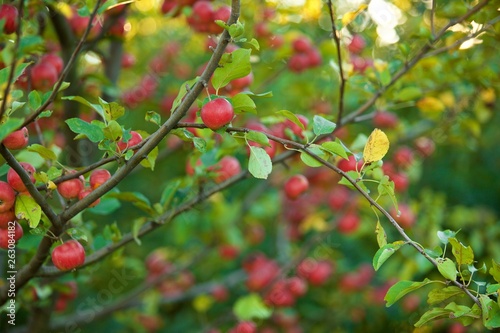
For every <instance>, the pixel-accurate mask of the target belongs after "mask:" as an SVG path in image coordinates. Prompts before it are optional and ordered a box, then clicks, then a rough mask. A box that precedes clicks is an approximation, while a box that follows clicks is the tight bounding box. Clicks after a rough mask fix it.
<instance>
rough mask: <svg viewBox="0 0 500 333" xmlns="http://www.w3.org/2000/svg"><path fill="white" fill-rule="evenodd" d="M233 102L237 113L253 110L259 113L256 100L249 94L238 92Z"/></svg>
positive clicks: (232, 99) (252, 111)
mask: <svg viewBox="0 0 500 333" xmlns="http://www.w3.org/2000/svg"><path fill="white" fill-rule="evenodd" d="M231 104H232V105H233V110H234V112H235V113H237V114H238V113H241V112H251V113H257V109H256V108H257V107H256V106H255V102H254V101H253V100H252V99H251V98H250V96H248V95H247V94H241V93H240V94H237V95H235V96H233V97H232V98H231Z"/></svg>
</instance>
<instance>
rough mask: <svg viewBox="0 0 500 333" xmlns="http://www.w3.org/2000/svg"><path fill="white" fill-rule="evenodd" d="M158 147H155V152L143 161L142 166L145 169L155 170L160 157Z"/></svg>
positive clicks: (152, 151)
mask: <svg viewBox="0 0 500 333" xmlns="http://www.w3.org/2000/svg"><path fill="white" fill-rule="evenodd" d="M158 151H159V149H158V146H156V147H154V148H153V150H151V152H150V153H149V154H148V156H147V157H146V159H145V160H142V161H141V165H142V166H143V167H145V168H149V169H151V170H154V169H155V164H156V158H157V157H158Z"/></svg>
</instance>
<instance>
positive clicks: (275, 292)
mask: <svg viewBox="0 0 500 333" xmlns="http://www.w3.org/2000/svg"><path fill="white" fill-rule="evenodd" d="M264 301H265V302H266V303H267V304H268V305H272V306H276V307H288V306H292V305H294V304H295V295H294V294H292V292H291V291H290V289H288V285H287V283H286V281H284V280H279V281H277V282H276V283H274V284H273V286H272V287H271V290H269V291H268V292H267V294H266V295H265V299H264Z"/></svg>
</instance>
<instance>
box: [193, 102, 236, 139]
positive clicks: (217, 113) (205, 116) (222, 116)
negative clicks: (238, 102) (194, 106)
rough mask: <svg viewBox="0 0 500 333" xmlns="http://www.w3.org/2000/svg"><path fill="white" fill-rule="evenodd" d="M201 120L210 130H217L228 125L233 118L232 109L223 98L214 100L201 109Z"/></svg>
mask: <svg viewBox="0 0 500 333" xmlns="http://www.w3.org/2000/svg"><path fill="white" fill-rule="evenodd" d="M200 116H201V120H202V121H203V123H204V124H205V125H206V126H207V127H208V128H210V129H211V130H214V131H215V130H218V129H219V128H222V127H224V126H226V125H227V124H229V123H230V122H231V120H233V117H234V109H233V106H232V105H231V103H229V101H228V100H227V99H225V98H222V97H219V98H215V99H213V100H211V101H209V102H208V103H206V104H205V105H203V107H202V108H201V111H200Z"/></svg>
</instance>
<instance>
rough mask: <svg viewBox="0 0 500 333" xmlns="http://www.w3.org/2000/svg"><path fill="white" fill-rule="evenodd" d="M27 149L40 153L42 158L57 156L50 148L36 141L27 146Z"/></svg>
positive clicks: (53, 158)
mask: <svg viewBox="0 0 500 333" xmlns="http://www.w3.org/2000/svg"><path fill="white" fill-rule="evenodd" d="M27 149H28V151H32V152H35V153H38V155H40V156H41V157H42V158H44V159H46V160H50V161H55V160H57V156H56V154H55V153H54V152H53V151H52V150H50V149H49V148H45V147H44V146H42V145H39V144H37V143H35V144H32V145H31V146H28V147H27Z"/></svg>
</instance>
